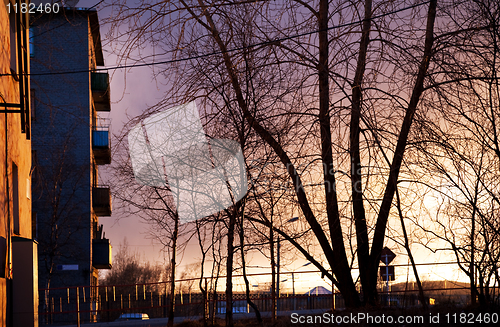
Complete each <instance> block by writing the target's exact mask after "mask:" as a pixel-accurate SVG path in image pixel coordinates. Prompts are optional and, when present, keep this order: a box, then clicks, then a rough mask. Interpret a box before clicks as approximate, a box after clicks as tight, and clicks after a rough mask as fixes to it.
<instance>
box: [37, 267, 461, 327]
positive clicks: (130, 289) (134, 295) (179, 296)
mask: <svg viewBox="0 0 500 327" xmlns="http://www.w3.org/2000/svg"><path fill="white" fill-rule="evenodd" d="M301 273H302V274H313V273H314V274H318V272H316V271H309V272H301ZM294 274H298V273H297V272H295V273H294ZM267 275H269V274H250V275H249V278H260V279H261V280H262V278H264V277H265V276H267ZM234 277H235V279H236V280H237V279H238V278H241V276H234ZM292 278H293V279H292V283H293V284H292V285H293V289H291V288H290V287H289V286H288V287H286V283H284V281H286V279H285V280H284V281H282V283H281V289H282V291H281V294H280V296H279V298H277V300H276V305H277V310H278V311H281V312H282V311H288V312H289V311H299V310H317V309H322V310H330V309H341V308H343V307H344V302H343V299H342V296H341V295H340V294H339V293H338V292H334V293H331V292H330V290H332V287H331V286H329V285H328V284H327V283H326V282H324V285H325V286H322V285H320V286H319V287H318V286H317V287H315V288H313V289H312V290H309V292H307V293H306V294H303V293H304V292H303V290H304V287H303V286H302V287H297V290H301V291H300V293H301V294H298V293H299V292H298V291H297V292H295V290H296V285H297V286H300V282H299V281H301V280H302V284H308V285H310V284H311V282H310V280H311V279H312V278H310V276H308V277H307V278H305V279H304V278H302V279H299V278H297V277H296V276H295V275H292ZM199 281H200V280H199V278H198V279H184V280H177V281H176V294H175V316H176V317H187V318H195V319H196V318H201V317H202V316H203V313H204V308H206V312H207V314H208V315H209V316H210V317H212V316H214V315H223V314H225V312H226V296H225V292H224V290H220V289H219V290H217V291H215V292H214V290H213V289H214V288H216V287H214V285H210V284H211V283H212V282H213V281H212V280H210V278H204V285H205V287H207V286H208V288H209V289H210V288H211V289H212V290H211V291H210V292H209V295H208V297H207V298H205V297H204V296H203V294H201V293H200V292H199V291H194V290H195V289H197V283H198V282H199ZM218 285H219V286H223V285H225V279H224V278H223V277H220V278H219V283H218ZM235 285H236V288H237V287H238V285H239V284H238V283H235ZM240 285H241V284H240ZM382 285H383V283H381V288H380V290H381V292H380V302H381V303H382V304H385V305H391V306H400V307H411V306H417V305H419V301H418V296H417V290H416V286H415V284H414V283H411V282H410V283H406V284H404V285H399V284H397V285H392V290H391V291H390V292H389V293H386V292H384V291H383V288H382ZM268 286H270V285H268V284H266V283H264V287H260V288H259V289H252V290H251V292H250V298H251V300H252V302H253V303H254V304H255V305H256V306H257V308H258V309H259V311H261V312H271V311H272V310H273V299H272V296H271V292H270V291H269V290H270V287H268ZM321 286H322V287H321ZM450 286H451V287H450ZM253 287H255V285H251V288H253ZM424 288H425V293H426V296H427V297H429V298H431V303H432V302H434V303H443V302H447V303H455V304H459V305H465V304H467V302H468V300H469V288H468V287H467V285H466V284H464V283H458V282H455V283H452V284H450V282H448V285H446V281H444V287H443V282H424ZM243 290H244V289H240V290H239V291H238V290H236V291H235V293H234V294H233V312H234V313H253V309H252V308H251V306H249V305H248V303H247V300H246V295H245V293H244V292H243ZM291 290H292V292H290V291H291ZM169 293H170V291H169V282H168V281H166V282H158V283H149V284H134V285H102V286H80V287H68V288H52V289H40V307H39V317H40V324H41V325H43V324H54V325H57V324H75V323H76V322H77V321H78V320H79V321H80V322H82V323H83V322H97V321H102V322H108V321H114V320H116V319H117V318H118V317H119V316H120V314H122V313H146V314H148V316H149V317H150V318H162V317H167V316H168V308H169V303H170V295H169Z"/></svg>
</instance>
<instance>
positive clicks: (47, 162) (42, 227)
mask: <svg viewBox="0 0 500 327" xmlns="http://www.w3.org/2000/svg"><path fill="white" fill-rule="evenodd" d="M30 33H31V34H30V35H31V38H30V42H31V74H32V75H31V90H30V91H31V96H32V98H33V99H34V100H33V101H32V103H33V106H32V135H33V141H32V148H33V163H34V167H35V168H34V170H33V185H32V190H33V217H34V218H33V219H34V221H35V223H34V226H35V228H34V233H35V236H34V237H35V238H36V239H37V240H38V242H39V261H38V262H39V288H40V289H41V291H40V302H41V304H40V319H41V320H42V318H43V319H44V320H43V321H44V322H49V323H50V322H62V321H68V322H73V323H74V321H75V320H74V314H73V313H68V314H67V315H65V314H58V315H54V314H49V313H51V310H53V308H54V307H57V308H58V310H57V311H63V312H73V311H75V308H74V307H73V306H74V304H72V303H71V305H69V304H68V305H66V304H64V305H63V302H65V303H66V302H67V301H66V298H67V297H68V298H69V296H71V297H74V295H69V294H70V292H73V290H76V288H75V287H77V286H87V287H88V286H97V283H98V269H110V268H111V246H110V244H109V240H106V239H103V237H102V229H101V227H100V226H99V217H100V216H110V215H111V195H110V189H109V187H105V186H102V185H99V177H98V175H99V169H98V168H99V165H103V164H109V163H110V162H111V151H110V138H109V132H108V128H109V124H108V123H107V121H106V119H103V118H102V117H101V115H102V113H100V112H106V111H108V112H109V111H110V99H109V77H108V74H107V73H104V72H98V71H96V69H97V68H98V67H99V66H103V65H104V59H103V54H102V49H101V39H100V32H99V21H98V17H97V12H96V11H95V10H92V9H84V8H73V9H70V8H61V10H60V11H59V12H58V13H51V14H47V13H45V14H43V15H32V16H31V28H30ZM59 288H63V289H59ZM80 292H82V290H80ZM84 292H85V291H84ZM86 292H90V294H89V293H87V294H80V295H79V296H82V295H83V296H84V298H82V301H80V304H79V308H78V309H79V310H80V311H92V310H95V309H96V308H97V289H96V288H87V289H86ZM71 294H72V293H71ZM62 299H64V301H62ZM68 301H69V300H68ZM54 302H55V304H56V306H54ZM59 305H60V306H59ZM80 319H81V321H82V322H85V321H96V320H97V316H96V314H95V313H94V312H90V313H88V312H87V313H85V314H81V315H80Z"/></svg>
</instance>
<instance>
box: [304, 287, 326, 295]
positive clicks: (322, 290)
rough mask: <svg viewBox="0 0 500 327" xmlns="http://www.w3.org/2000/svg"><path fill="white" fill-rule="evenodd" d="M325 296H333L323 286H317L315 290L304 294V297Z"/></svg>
mask: <svg viewBox="0 0 500 327" xmlns="http://www.w3.org/2000/svg"><path fill="white" fill-rule="evenodd" d="M325 294H332V291H330V290H328V289H326V288H325V287H323V286H316V287H315V288H312V289H310V290H309V291H307V292H305V293H304V295H325Z"/></svg>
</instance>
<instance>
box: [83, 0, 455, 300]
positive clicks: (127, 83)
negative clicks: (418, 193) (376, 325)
mask: <svg viewBox="0 0 500 327" xmlns="http://www.w3.org/2000/svg"><path fill="white" fill-rule="evenodd" d="M98 2H99V1H98V0H81V1H80V2H79V3H78V5H77V7H87V8H88V7H92V6H93V5H95V4H97V3H98ZM98 14H99V19H100V21H101V26H100V28H101V38H102V44H103V52H104V59H105V64H106V66H108V67H111V66H115V65H117V58H116V56H114V55H113V54H112V53H111V52H112V51H111V49H110V47H109V45H108V44H107V40H106V33H107V30H108V27H107V26H106V25H105V24H104V23H103V20H104V19H105V18H106V17H107V15H109V12H107V11H106V10H99V11H98ZM109 73H110V77H111V103H112V107H111V112H110V113H109V114H107V113H101V117H109V118H111V119H112V122H111V131H112V132H113V133H114V134H118V133H119V132H120V130H121V128H122V127H123V124H124V123H126V122H127V121H128V117H134V116H136V115H138V114H140V113H141V112H143V111H144V110H145V109H146V108H148V107H149V106H151V105H153V104H155V103H156V102H157V101H158V100H160V99H161V98H162V97H163V92H164V90H162V86H161V85H158V84H157V83H155V81H154V80H153V79H152V69H151V67H139V68H132V69H127V70H125V69H118V70H114V71H109ZM110 173H111V172H110V170H109V168H108V169H106V168H104V167H101V168H100V181H103V183H106V179H107V177H108V176H109V174H110ZM110 186H111V188H112V187H113V185H110ZM428 203H429V205H432V200H430V201H429V202H428ZM100 223H101V224H103V225H104V232H105V233H106V237H107V238H109V239H110V240H111V243H112V245H113V251H114V253H116V251H117V250H118V248H119V244H120V243H122V242H123V241H124V239H125V238H126V239H127V242H128V245H129V247H130V249H131V250H133V251H137V252H138V253H140V254H142V255H143V256H144V257H145V258H146V259H148V260H150V261H155V262H158V263H163V262H166V261H167V260H168V257H166V256H164V254H163V253H162V252H161V249H162V246H161V245H159V244H158V243H157V242H155V241H154V240H152V239H151V238H150V237H149V226H147V225H146V224H145V223H143V222H141V221H139V220H138V219H134V218H133V217H124V216H123V215H121V214H120V210H119V203H117V202H116V201H115V202H114V203H113V215H112V216H111V217H109V218H107V217H103V218H100ZM392 224H394V225H395V226H391V227H393V228H397V226H396V225H397V224H396V223H392V222H391V223H390V225H392ZM287 249H289V251H288V252H287V254H286V255H284V259H283V262H291V258H299V259H298V260H296V261H295V262H293V263H291V264H290V266H288V267H286V268H283V270H285V271H294V270H300V271H307V270H312V269H313V268H312V266H308V267H302V266H303V265H304V264H305V263H307V261H306V260H304V259H301V257H300V256H298V255H297V254H295V253H294V251H291V250H290V246H288V247H287ZM414 249H415V253H414V255H415V258H416V261H417V262H425V263H433V262H449V261H452V259H453V258H451V257H449V256H447V255H445V254H443V253H437V254H431V253H430V252H429V251H427V250H425V249H422V248H421V247H415V248H414ZM395 252H396V251H395ZM397 254H398V257H397V258H396V259H395V260H394V262H393V263H394V264H396V265H398V264H400V265H405V264H407V263H408V258H407V256H406V255H404V253H400V252H397ZM198 259H199V250H198V246H197V244H196V241H195V240H192V241H191V242H190V245H189V246H188V247H187V248H186V252H185V253H184V255H182V256H181V257H180V260H182V261H180V260H178V262H179V261H180V262H179V263H180V267H179V272H182V270H183V269H184V266H186V265H189V264H190V263H193V262H196V261H198ZM248 259H249V262H247V264H248V265H249V266H250V268H249V269H248V273H262V272H269V271H270V269H269V265H270V264H269V262H268V261H267V260H264V258H263V257H262V256H261V255H255V256H254V257H253V258H252V257H250V258H248ZM252 266H254V267H253V268H252ZM259 267H264V268H259ZM398 271H399V272H400V273H399V274H398ZM407 272H408V273H409V274H410V275H412V273H411V268H410V267H397V268H396V276H404V278H403V279H402V278H397V280H396V281H398V282H404V281H405V280H406V275H407ZM238 273H239V272H236V274H238ZM419 273H420V278H421V279H423V280H436V279H448V280H463V279H464V276H463V275H461V274H459V272H457V271H456V266H453V268H452V266H451V265H450V266H447V265H437V266H420V267H419ZM311 276H313V275H311ZM311 276H307V277H302V276H301V277H299V278H298V277H297V276H296V285H295V286H296V289H297V291H299V290H300V291H306V290H307V289H310V288H312V287H314V286H316V285H324V286H327V284H325V283H324V282H321V281H320V276H319V274H314V277H311ZM283 278H287V279H288V281H287V282H286V284H285V286H284V288H285V289H288V290H289V289H290V288H291V283H290V281H291V278H290V276H287V277H283ZM283 278H282V279H283ZM254 280H255V281H256V283H257V284H259V280H258V278H255V279H254ZM265 282H266V281H263V280H262V279H260V283H261V284H263V283H265ZM251 283H252V279H251ZM236 284H238V283H237V282H236Z"/></svg>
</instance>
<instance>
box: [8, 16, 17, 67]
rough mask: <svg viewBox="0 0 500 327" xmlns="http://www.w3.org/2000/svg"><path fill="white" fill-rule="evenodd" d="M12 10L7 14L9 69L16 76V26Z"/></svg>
mask: <svg viewBox="0 0 500 327" xmlns="http://www.w3.org/2000/svg"><path fill="white" fill-rule="evenodd" d="M16 21H17V19H16V14H15V12H14V10H11V11H10V13H9V27H10V28H9V31H10V69H11V71H12V72H13V73H16V74H17V26H16V25H17V24H16Z"/></svg>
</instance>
